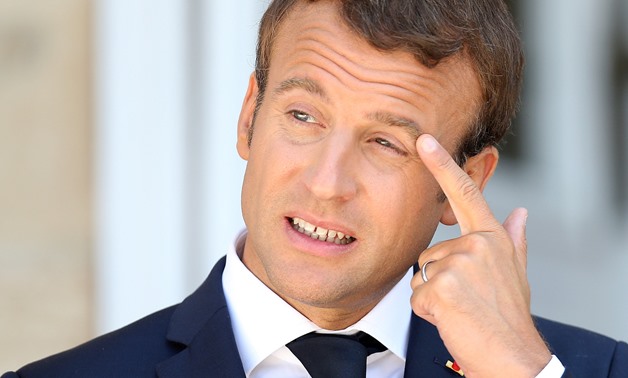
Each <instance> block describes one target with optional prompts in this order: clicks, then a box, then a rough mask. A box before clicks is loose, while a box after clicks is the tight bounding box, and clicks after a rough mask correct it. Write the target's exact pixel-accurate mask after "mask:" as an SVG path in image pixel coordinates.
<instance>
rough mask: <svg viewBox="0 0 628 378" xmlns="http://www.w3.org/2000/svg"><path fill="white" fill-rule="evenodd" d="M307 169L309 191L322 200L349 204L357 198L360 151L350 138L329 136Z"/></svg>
mask: <svg viewBox="0 0 628 378" xmlns="http://www.w3.org/2000/svg"><path fill="white" fill-rule="evenodd" d="M309 160H310V162H309V165H308V166H307V168H306V169H305V174H304V181H305V186H306V187H307V189H308V190H309V191H310V193H312V194H313V195H314V196H315V197H316V198H318V199H319V200H324V201H347V200H349V199H351V198H352V197H354V196H355V194H356V192H357V188H358V183H357V181H356V177H357V176H356V174H357V173H359V170H358V165H359V159H358V151H357V147H355V146H354V145H353V144H352V140H351V137H350V136H349V135H329V136H327V138H325V139H324V140H323V141H321V142H319V143H317V146H316V147H315V148H314V149H313V151H312V158H311V159H309Z"/></svg>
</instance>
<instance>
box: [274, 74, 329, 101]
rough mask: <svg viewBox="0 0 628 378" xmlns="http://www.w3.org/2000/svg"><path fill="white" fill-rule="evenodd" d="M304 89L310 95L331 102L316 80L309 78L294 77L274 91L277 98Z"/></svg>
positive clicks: (283, 82)
mask: <svg viewBox="0 0 628 378" xmlns="http://www.w3.org/2000/svg"><path fill="white" fill-rule="evenodd" d="M295 89H302V90H304V91H306V92H308V93H310V94H313V95H315V96H317V97H320V98H321V99H322V100H323V101H325V102H330V100H329V97H328V96H327V93H326V92H325V90H324V89H323V88H322V87H321V86H320V85H319V84H318V83H317V82H316V81H314V80H312V79H308V78H300V77H292V78H290V79H286V80H284V81H282V82H281V83H280V84H279V86H278V87H277V88H275V90H274V91H273V94H274V95H275V96H281V95H283V94H284V93H286V92H289V91H292V90H295Z"/></svg>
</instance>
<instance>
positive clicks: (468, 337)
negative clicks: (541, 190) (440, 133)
mask: <svg viewBox="0 0 628 378" xmlns="http://www.w3.org/2000/svg"><path fill="white" fill-rule="evenodd" d="M417 150H418V152H419V155H420V157H421V159H422V161H423V163H424V164H425V166H426V167H427V169H429V170H430V172H431V173H432V175H433V176H434V177H435V179H436V181H437V182H438V184H439V185H440V187H441V188H442V190H443V192H444V193H445V195H446V196H447V199H448V201H449V205H450V206H451V208H452V210H453V213H454V215H455V217H456V220H457V221H458V224H459V225H460V231H461V236H460V237H458V238H456V239H453V240H448V241H445V242H442V243H439V244H437V245H434V246H432V247H430V248H429V249H427V250H425V251H424V252H423V253H421V255H420V257H419V266H423V264H424V263H425V262H426V261H429V260H435V262H433V263H430V264H429V265H428V266H427V268H426V273H427V276H428V282H427V283H426V282H423V279H422V277H421V273H420V272H419V273H418V274H416V275H415V276H414V278H413V279H412V288H413V291H414V293H413V295H412V299H411V302H412V308H413V310H414V312H415V313H416V314H417V315H418V316H420V317H422V318H423V319H425V320H427V321H429V322H430V323H432V324H433V325H435V326H436V327H437V329H438V332H439V334H440V336H441V338H442V340H443V341H444V343H445V346H446V347H447V349H448V350H449V352H450V353H451V354H452V356H453V357H454V359H455V360H456V362H457V363H458V365H459V366H460V367H461V368H462V370H463V371H464V372H465V376H467V377H495V376H508V377H535V376H536V375H537V374H538V373H540V371H541V370H542V369H543V368H544V367H545V366H546V365H547V363H548V362H549V360H550V359H551V354H550V352H549V350H548V348H547V346H546V345H545V343H544V341H543V339H542V338H541V336H540V335H539V333H538V331H537V330H536V327H535V326H534V322H533V320H532V316H531V314H530V289H529V285H528V280H527V276H526V260H527V246H526V237H525V222H526V217H527V211H526V210H525V209H516V210H514V211H513V212H512V213H511V214H510V216H508V218H507V219H506V221H505V222H504V224H503V225H502V224H500V223H499V222H498V221H497V220H496V219H495V217H494V216H493V214H492V212H491V210H490V208H489V207H488V204H487V203H486V201H485V200H484V197H483V195H482V193H481V191H480V189H479V188H478V187H477V186H476V184H475V182H474V181H473V180H472V179H471V177H469V176H468V175H467V174H466V173H465V172H464V171H463V170H462V169H461V168H460V167H458V165H457V164H456V163H455V162H454V161H453V159H452V158H451V156H450V155H449V154H448V153H447V151H446V150H445V149H444V148H442V147H441V146H440V144H438V142H436V140H435V139H434V138H433V137H432V136H430V135H422V136H421V137H420V138H419V139H418V140H417Z"/></svg>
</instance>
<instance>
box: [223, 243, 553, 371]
mask: <svg viewBox="0 0 628 378" xmlns="http://www.w3.org/2000/svg"><path fill="white" fill-rule="evenodd" d="M245 240H246V232H245V231H244V232H242V233H241V234H240V235H238V237H237V239H236V242H235V245H233V246H232V247H231V248H229V251H228V253H227V263H226V266H225V270H224V272H223V276H222V280H223V287H224V292H225V297H226V300H227V306H228V307H229V313H230V315H231V323H232V327H233V333H234V336H235V340H236V344H237V346H238V351H239V353H240V359H241V360H242V365H243V368H244V372H245V374H246V376H247V377H250V378H270V377H272V378H283V377H285V378H288V377H290V378H300V377H303V378H306V377H309V374H308V373H307V371H306V370H305V368H304V367H303V364H301V362H300V361H299V360H298V359H297V358H296V357H295V356H294V354H292V352H291V351H290V350H289V349H288V348H287V347H286V346H285V345H286V344H287V343H289V342H290V341H292V340H294V339H296V338H297V337H299V336H302V335H304V334H306V333H310V332H313V331H318V332H328V333H341V334H352V333H355V332H357V331H364V332H366V333H368V334H369V335H371V336H373V337H374V338H376V339H377V340H378V341H379V342H381V343H382V344H384V345H385V346H386V348H388V350H386V351H384V352H381V353H375V354H372V355H370V356H369V357H368V358H367V373H366V376H367V378H380V377H391V378H394V377H403V373H404V367H405V360H406V348H407V344H408V337H409V331H410V319H411V314H412V310H411V308H410V301H409V298H410V296H411V295H412V289H411V287H410V280H411V278H412V275H413V272H412V269H410V270H409V271H408V273H407V274H406V275H405V276H404V277H403V278H402V279H401V281H399V283H398V284H397V285H395V287H393V289H392V290H391V291H390V292H389V293H388V294H387V295H386V296H385V297H384V298H383V299H382V300H381V301H380V302H379V303H378V304H377V305H376V306H375V307H374V308H373V309H372V310H371V311H370V312H369V313H368V314H367V315H366V316H364V317H363V318H362V319H361V320H360V321H358V322H357V323H355V324H354V325H353V326H350V327H348V328H347V329H344V330H341V331H329V330H324V329H321V328H320V327H318V326H317V325H316V324H314V323H312V322H311V321H310V320H308V319H307V318H306V317H305V316H303V315H302V314H301V313H299V312H298V311H296V310H295V309H294V308H293V307H291V306H290V305H289V304H288V303H286V302H285V301H284V300H283V299H281V298H280V297H279V296H277V295H276V294H275V293H274V292H273V291H272V290H270V289H269V288H268V287H267V286H266V285H264V284H263V283H262V282H261V281H260V280H259V279H258V278H257V277H256V276H255V275H253V274H252V273H251V272H250V271H249V270H248V269H247V268H246V266H244V264H243V263H242V261H241V256H242V251H243V247H244V242H245ZM404 308H406V309H407V310H402V311H400V309H404ZM556 363H557V364H556ZM548 369H549V371H548ZM563 371H564V368H563V366H562V364H560V361H558V359H556V358H555V357H553V358H552V361H551V362H550V363H549V364H548V365H547V366H546V368H545V369H544V370H543V371H542V372H541V374H540V375H538V376H537V378H552V377H560V376H561V375H562V373H563Z"/></svg>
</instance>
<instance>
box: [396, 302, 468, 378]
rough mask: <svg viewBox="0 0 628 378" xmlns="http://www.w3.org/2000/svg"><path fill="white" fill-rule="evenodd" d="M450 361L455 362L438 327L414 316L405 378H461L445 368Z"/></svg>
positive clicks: (411, 322) (411, 323) (411, 324)
mask: <svg viewBox="0 0 628 378" xmlns="http://www.w3.org/2000/svg"><path fill="white" fill-rule="evenodd" d="M448 360H450V361H453V358H452V357H451V354H449V352H448V351H447V348H445V345H444V344H443V341H442V340H441V338H440V336H439V334H438V330H437V329H436V327H434V326H433V325H432V324H430V323H428V322H427V321H425V320H423V319H421V318H419V317H418V316H416V315H414V314H413V315H412V320H411V321H410V338H409V341H408V352H407V354H406V369H405V374H404V377H405V378H439V377H442V378H452V377H460V375H458V374H457V373H455V372H453V371H452V370H450V369H449V368H448V367H446V366H445V364H446V363H447V361H448Z"/></svg>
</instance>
